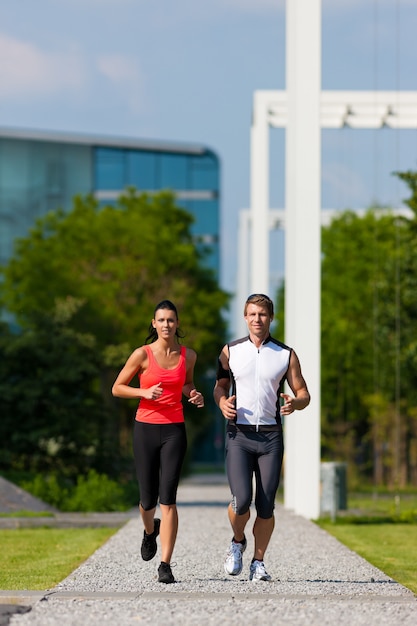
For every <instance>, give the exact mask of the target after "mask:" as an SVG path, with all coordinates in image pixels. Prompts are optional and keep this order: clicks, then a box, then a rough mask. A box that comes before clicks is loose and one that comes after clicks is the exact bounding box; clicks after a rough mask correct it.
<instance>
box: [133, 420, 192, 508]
mask: <svg viewBox="0 0 417 626" xmlns="http://www.w3.org/2000/svg"><path fill="white" fill-rule="evenodd" d="M186 451H187V434H186V431H185V424H184V422H179V423H176V424H146V423H144V422H138V421H136V420H135V427H134V432H133V453H134V458H135V467H136V476H137V479H138V483H139V492H140V503H141V505H142V507H143V509H144V510H145V511H149V510H151V509H153V508H155V507H156V505H157V503H158V496H159V502H160V504H175V503H176V499H177V489H178V483H179V480H180V474H181V468H182V464H183V461H184V457H185V453H186Z"/></svg>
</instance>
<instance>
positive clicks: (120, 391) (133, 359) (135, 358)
mask: <svg viewBox="0 0 417 626" xmlns="http://www.w3.org/2000/svg"><path fill="white" fill-rule="evenodd" d="M147 359H148V355H147V354H146V350H144V348H137V349H136V350H135V351H134V352H132V354H131V355H130V357H129V358H128V360H127V361H126V363H125V365H124V366H123V368H122V370H121V371H120V373H119V375H118V377H117V378H116V380H115V382H114V385H113V387H112V394H113V395H114V396H116V397H117V398H137V399H139V398H147V399H148V400H157V399H158V398H159V397H160V395H161V394H162V387H161V384H160V383H158V384H157V385H153V386H152V387H149V388H147V389H142V388H141V387H131V386H130V383H131V382H132V379H133V377H134V376H135V375H136V374H139V373H140V372H143V371H144V370H145V369H146V363H147Z"/></svg>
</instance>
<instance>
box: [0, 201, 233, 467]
mask: <svg viewBox="0 0 417 626" xmlns="http://www.w3.org/2000/svg"><path fill="white" fill-rule="evenodd" d="M192 222H193V217H192V216H191V215H190V214H189V213H188V212H186V211H185V210H183V209H181V208H179V207H178V206H176V204H175V199H174V196H173V195H172V194H171V193H169V192H162V193H159V194H156V195H153V196H147V195H145V194H142V195H139V194H137V193H136V192H135V190H134V189H130V190H127V191H126V193H124V194H123V195H122V196H121V197H120V198H119V200H118V202H117V203H116V205H115V206H104V207H100V206H99V204H98V202H97V201H96V200H95V199H94V198H92V197H77V198H75V199H74V206H73V209H72V211H70V212H69V213H64V212H63V211H61V210H57V211H53V212H51V213H49V214H48V215H47V216H45V217H43V218H41V219H39V220H38V221H37V222H36V223H35V225H34V227H33V228H32V230H31V231H30V233H29V235H28V236H27V237H25V238H22V239H20V240H18V241H17V242H16V247H15V252H14V255H13V257H12V258H11V259H10V261H9V263H8V264H7V266H6V267H4V268H3V270H2V273H3V281H2V284H1V300H2V305H3V307H4V308H5V309H6V310H7V311H8V312H9V313H11V314H13V316H14V318H15V320H16V322H17V324H18V326H19V328H20V331H19V333H18V334H17V335H11V334H10V331H8V330H7V328H4V329H3V334H2V339H1V341H2V344H1V347H0V350H1V355H0V356H1V360H2V369H3V374H4V378H3V377H2V380H3V391H5V392H6V393H5V395H4V394H1V395H2V400H1V401H0V402H2V415H6V419H5V420H2V434H3V437H2V441H3V442H7V441H8V440H9V441H11V443H12V445H11V446H10V448H11V449H13V450H16V451H19V452H20V453H21V458H23V457H24V456H25V455H27V454H29V450H32V451H35V450H36V455H39V458H41V457H42V455H43V456H44V457H45V455H46V456H48V454H49V453H48V447H47V443H45V442H47V441H49V444H48V445H49V452H50V451H51V450H52V448H53V441H55V442H58V443H56V445H55V447H56V446H58V447H59V446H60V447H59V449H60V455H61V457H62V462H63V463H64V462H65V458H66V457H65V454H67V453H68V454H69V451H70V450H71V449H73V450H76V451H78V453H80V454H79V455H78V463H79V464H81V463H84V461H85V459H83V458H82V454H81V451H83V450H84V448H85V447H86V448H88V449H89V450H90V452H91V450H94V458H93V465H94V461H96V465H95V468H96V469H98V470H99V471H103V470H105V469H109V467H107V468H104V467H103V465H102V464H100V463H98V458H99V457H100V458H103V459H104V458H106V459H107V465H109V464H110V465H112V464H114V463H116V461H115V458H116V457H117V454H118V453H120V454H122V456H123V455H125V456H129V455H130V454H131V452H130V431H131V424H132V415H133V412H134V405H133V403H129V402H127V401H125V402H117V401H115V400H114V399H113V398H112V397H111V393H110V390H111V385H112V383H113V381H114V379H115V376H116V373H117V371H118V369H120V367H121V366H122V364H123V363H124V361H125V359H126V358H127V356H128V355H129V354H130V352H131V351H132V350H133V349H134V348H135V347H137V346H138V345H141V344H143V342H144V340H145V338H146V336H147V334H148V332H147V331H148V327H149V324H150V321H151V318H152V315H153V310H154V307H155V305H156V304H157V303H158V302H159V301H161V300H163V299H166V298H169V299H170V300H172V301H173V302H174V303H175V304H176V306H177V308H178V311H179V316H180V325H181V329H182V330H183V331H184V334H185V338H184V340H183V342H184V343H185V344H186V345H189V346H190V347H192V348H194V349H195V350H196V352H197V354H198V360H197V367H196V382H197V384H199V383H200V381H201V384H202V385H203V386H204V381H206V383H207V372H208V371H209V370H210V369H211V370H212V369H213V368H214V366H215V363H216V357H217V355H218V353H219V351H220V348H221V346H222V345H223V343H224V340H225V322H224V320H223V317H222V309H224V308H225V307H226V306H227V303H228V295H227V294H226V293H225V292H224V291H222V290H221V289H220V288H219V287H218V284H217V281H216V279H215V276H214V274H213V272H212V271H211V270H210V269H208V268H207V267H206V266H205V264H204V249H203V247H202V244H201V242H196V241H195V240H194V239H193V237H192V234H191V225H192ZM210 386H211V385H210ZM210 394H211V389H210ZM185 410H186V412H187V419H188V420H189V422H190V434H191V437H190V439H191V440H192V438H193V434H192V433H194V431H195V432H196V431H198V430H199V429H201V428H204V427H205V425H207V423H208V421H209V420H210V418H211V416H210V415H209V413H208V412H207V411H206V412H204V411H199V412H198V415H197V413H196V411H191V410H190V408H189V407H188V406H186V407H185ZM13 424H18V426H19V427H18V428H15V427H14V426H13ZM10 438H11V439H10ZM4 445H7V444H4ZM111 446H113V453H112V452H111V450H110V449H109V448H111ZM64 450H66V451H67V452H66V453H65V454H64ZM100 451H101V452H100ZM36 455H35V454H32V459H34V458H35V457H36V458H38V457H37V456H36ZM25 458H27V457H25ZM48 458H49V461H51V459H52V456H51V454H49V457H48ZM56 458H57V455H56V456H55V460H56ZM26 465H27V463H26ZM32 465H33V463H32ZM37 467H39V464H38V466H37ZM111 469H113V470H114V469H115V468H114V467H113V468H110V472H109V473H112V472H111Z"/></svg>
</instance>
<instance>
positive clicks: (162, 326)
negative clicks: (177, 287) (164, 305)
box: [152, 309, 179, 339]
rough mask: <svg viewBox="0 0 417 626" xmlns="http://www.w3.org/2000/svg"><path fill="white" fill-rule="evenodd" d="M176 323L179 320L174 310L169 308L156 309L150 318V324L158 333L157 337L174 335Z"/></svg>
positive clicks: (167, 337)
mask: <svg viewBox="0 0 417 626" xmlns="http://www.w3.org/2000/svg"><path fill="white" fill-rule="evenodd" d="M178 325H179V322H178V319H177V316H176V314H175V311H171V309H158V310H157V311H156V312H155V317H154V319H153V320H152V326H153V327H154V328H155V330H156V332H157V333H158V337H162V338H163V339H169V338H170V337H174V336H175V333H176V331H177V328H178Z"/></svg>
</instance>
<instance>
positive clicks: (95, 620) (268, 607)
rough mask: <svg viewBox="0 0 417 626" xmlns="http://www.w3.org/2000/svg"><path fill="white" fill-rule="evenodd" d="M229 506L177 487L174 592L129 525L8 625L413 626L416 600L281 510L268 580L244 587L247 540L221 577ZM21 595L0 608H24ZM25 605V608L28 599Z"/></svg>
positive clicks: (205, 490) (214, 492)
mask: <svg viewBox="0 0 417 626" xmlns="http://www.w3.org/2000/svg"><path fill="white" fill-rule="evenodd" d="M228 500H229V492H228V489H227V487H226V486H225V485H224V484H217V485H210V484H206V485H204V484H203V485H202V484H193V483H190V482H189V483H185V484H182V485H181V486H180V489H179V497H178V508H179V516H180V527H179V534H178V539H177V544H176V548H175V553H174V561H175V562H176V566H175V567H173V573H174V575H175V578H176V580H177V583H176V584H174V585H161V584H160V583H158V582H157V577H156V570H157V567H158V564H159V559H158V557H159V549H158V554H157V556H156V557H155V559H153V560H152V561H150V562H147V563H145V562H144V561H142V559H141V558H140V542H141V537H142V532H143V529H142V525H141V523H140V521H139V518H138V517H136V518H133V519H131V520H130V521H128V522H127V523H126V524H125V526H123V528H122V529H121V530H119V531H118V532H117V533H116V534H115V535H114V536H113V537H112V538H111V539H110V540H109V541H108V542H107V543H106V544H105V545H104V546H103V547H102V548H100V549H99V550H97V552H95V553H94V554H93V555H92V556H91V557H90V558H89V559H88V560H87V561H86V562H85V563H84V564H83V565H81V567H79V568H78V569H77V570H75V571H74V572H73V573H72V574H71V575H70V576H68V578H66V579H65V580H63V581H62V582H61V583H60V584H59V585H58V586H57V587H56V588H54V589H51V590H48V591H46V592H44V593H43V594H38V595H37V596H36V595H33V596H32V600H37V601H35V602H33V607H32V610H31V611H30V612H29V613H26V614H24V615H14V616H13V617H12V618H11V620H10V625H11V626H26V625H28V626H29V625H30V626H72V625H74V626H79V624H88V625H89V626H107V625H112V626H113V625H117V626H119V625H123V626H130V625H137V624H138V623H140V624H158V625H159V624H161V625H164V626H170V625H181V626H188V625H197V624H204V625H206V624H208V625H211V624H213V625H214V624H216V625H217V624H219V623H223V624H226V625H229V624H230V625H233V624H241V623H242V622H243V623H245V624H249V625H251V624H277V623H279V624H294V625H296V626H304V625H306V626H307V625H308V626H315V625H316V624H317V625H319V624H320V625H324V626H326V625H329V626H334V625H337V626H345V625H346V626H352V625H354V626H361V625H366V626H372V625H374V624H375V625H377V624H378V626H383V625H390V626H391V625H392V626H397V625H398V624H403V625H404V626H408V625H410V626H411V625H413V626H415V624H417V598H416V596H415V595H414V594H413V593H412V592H411V591H409V590H408V589H406V588H405V587H403V586H401V585H400V584H398V583H397V582H395V581H393V580H392V579H390V578H389V577H388V576H386V575H385V574H384V573H383V572H381V571H380V570H378V569H376V568H375V567H373V566H372V565H370V564H369V563H368V562H367V561H365V560H364V559H362V558H361V557H359V556H358V555H357V554H355V553H354V552H352V551H351V550H349V549H347V548H346V547H344V546H343V545H342V544H340V543H339V542H338V541H336V539H334V538H333V537H331V536H330V535H328V534H327V533H326V532H324V531H323V530H321V529H320V528H318V527H317V526H316V525H315V524H314V523H313V522H310V521H309V520H306V519H304V518H302V517H299V516H296V515H294V514H292V513H291V512H289V511H287V510H285V509H283V508H282V507H281V506H278V507H277V510H276V527H275V531H274V534H273V537H272V540H271V543H270V546H269V548H268V551H267V555H266V566H267V570H268V571H269V573H270V574H271V575H272V577H273V581H272V582H270V583H265V582H257V583H253V582H250V581H249V580H248V572H249V562H250V559H251V556H252V549H253V538H252V535H251V533H250V532H249V533H248V536H247V539H248V548H247V550H246V552H245V555H244V569H243V571H242V574H241V575H240V576H236V577H231V576H227V575H226V574H225V573H224V570H223V560H224V555H225V552H226V548H227V546H228V543H229V542H230V539H231V530H230V527H229V522H228V519H227V511H226V507H227V503H228ZM253 517H254V514H253V513H252V520H253ZM249 524H251V522H249ZM250 528H251V526H250V525H249V526H248V529H249V530H250ZM3 593H4V592H3ZM10 593H12V592H10ZM24 596H25V592H23V593H22V594H21V595H20V598H19V596H17V595H16V596H15V598H14V599H13V598H9V599H8V600H9V601H10V600H12V601H14V602H16V603H17V604H19V603H20V604H22V603H24V601H23V598H24ZM26 596H27V597H26V601H27V599H28V598H30V592H27V594H26Z"/></svg>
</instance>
